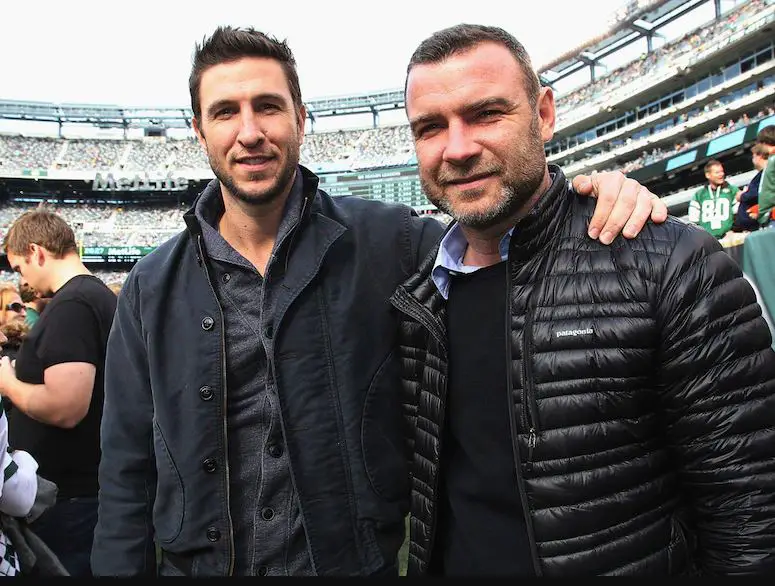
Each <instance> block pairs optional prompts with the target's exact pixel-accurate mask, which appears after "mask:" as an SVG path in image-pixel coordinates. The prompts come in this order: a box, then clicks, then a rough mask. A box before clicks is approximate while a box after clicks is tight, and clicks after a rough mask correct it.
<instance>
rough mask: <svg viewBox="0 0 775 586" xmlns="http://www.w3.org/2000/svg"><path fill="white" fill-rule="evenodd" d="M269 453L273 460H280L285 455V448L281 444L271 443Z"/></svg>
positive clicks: (268, 448)
mask: <svg viewBox="0 0 775 586" xmlns="http://www.w3.org/2000/svg"><path fill="white" fill-rule="evenodd" d="M267 451H268V452H269V455H270V456H272V457H273V458H279V457H280V456H282V455H283V446H282V445H281V444H275V443H271V444H269V446H267Z"/></svg>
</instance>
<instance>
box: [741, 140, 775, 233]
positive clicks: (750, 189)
mask: <svg viewBox="0 0 775 586" xmlns="http://www.w3.org/2000/svg"><path fill="white" fill-rule="evenodd" d="M769 158H770V151H769V149H768V148H767V147H766V146H765V145H763V144H759V143H756V144H754V145H753V146H752V147H751V162H752V163H753V168H754V169H756V171H757V172H756V175H754V176H753V179H751V180H750V181H749V182H748V185H746V186H745V188H744V189H743V190H742V191H740V192H738V194H737V201H738V202H739V203H740V206H739V207H738V209H737V215H736V216H735V225H734V228H733V229H734V230H735V231H737V232H754V231H756V230H758V229H759V221H758V219H757V218H758V214H757V212H758V207H759V206H758V203H759V183H760V182H761V179H762V171H763V170H764V168H765V167H766V166H767V159H769ZM751 208H756V209H754V210H751Z"/></svg>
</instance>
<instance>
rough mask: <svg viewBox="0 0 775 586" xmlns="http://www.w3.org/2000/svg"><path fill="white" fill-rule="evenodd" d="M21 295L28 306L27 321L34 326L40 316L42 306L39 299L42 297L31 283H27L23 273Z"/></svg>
mask: <svg viewBox="0 0 775 586" xmlns="http://www.w3.org/2000/svg"><path fill="white" fill-rule="evenodd" d="M19 295H20V296H21V300H22V302H23V303H24V306H25V307H26V308H27V313H26V315H25V320H26V321H27V324H29V326H30V327H32V326H34V325H35V322H36V321H38V317H40V309H41V308H40V305H39V304H38V301H39V300H40V299H41V296H40V294H39V293H38V292H37V291H35V289H33V288H32V287H30V285H29V283H27V281H25V280H24V277H22V276H21V275H20V276H19Z"/></svg>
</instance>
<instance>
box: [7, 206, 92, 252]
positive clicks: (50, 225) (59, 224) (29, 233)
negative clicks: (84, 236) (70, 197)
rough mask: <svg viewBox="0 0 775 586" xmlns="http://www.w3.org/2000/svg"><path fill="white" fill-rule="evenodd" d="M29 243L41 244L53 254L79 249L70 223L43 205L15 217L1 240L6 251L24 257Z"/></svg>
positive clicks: (28, 249)
mask: <svg viewBox="0 0 775 586" xmlns="http://www.w3.org/2000/svg"><path fill="white" fill-rule="evenodd" d="M31 244H37V245H38V246H42V247H43V248H45V249H46V250H48V251H49V252H50V253H51V254H52V255H54V258H64V257H65V256H67V255H68V254H70V253H73V252H74V253H77V252H78V244H77V242H76V241H75V233H74V232H73V229H72V228H71V227H70V225H69V224H68V223H67V222H66V221H65V219H64V218H62V216H60V215H58V214H56V213H55V212H52V211H49V210H47V209H43V208H41V209H34V210H30V211H28V212H24V213H23V214H22V215H21V216H19V217H18V218H17V219H16V220H15V221H14V223H13V224H12V225H11V227H10V229H9V230H8V233H7V234H6V235H5V239H4V240H3V250H4V251H5V253H6V254H16V255H18V256H24V257H26V256H27V255H28V254H29V252H30V245H31Z"/></svg>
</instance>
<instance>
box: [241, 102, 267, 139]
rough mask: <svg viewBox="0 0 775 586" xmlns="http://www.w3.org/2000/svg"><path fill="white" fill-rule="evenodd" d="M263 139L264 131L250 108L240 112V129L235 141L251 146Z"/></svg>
mask: <svg viewBox="0 0 775 586" xmlns="http://www.w3.org/2000/svg"><path fill="white" fill-rule="evenodd" d="M263 139H264V129H263V127H262V125H261V120H260V118H259V116H258V115H257V114H256V113H255V112H254V111H253V109H252V108H245V109H243V110H242V111H241V112H240V128H239V134H238V135H237V140H238V141H239V142H240V143H241V144H243V145H245V146H252V145H255V144H258V143H260V142H261V141H262V140H263Z"/></svg>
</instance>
